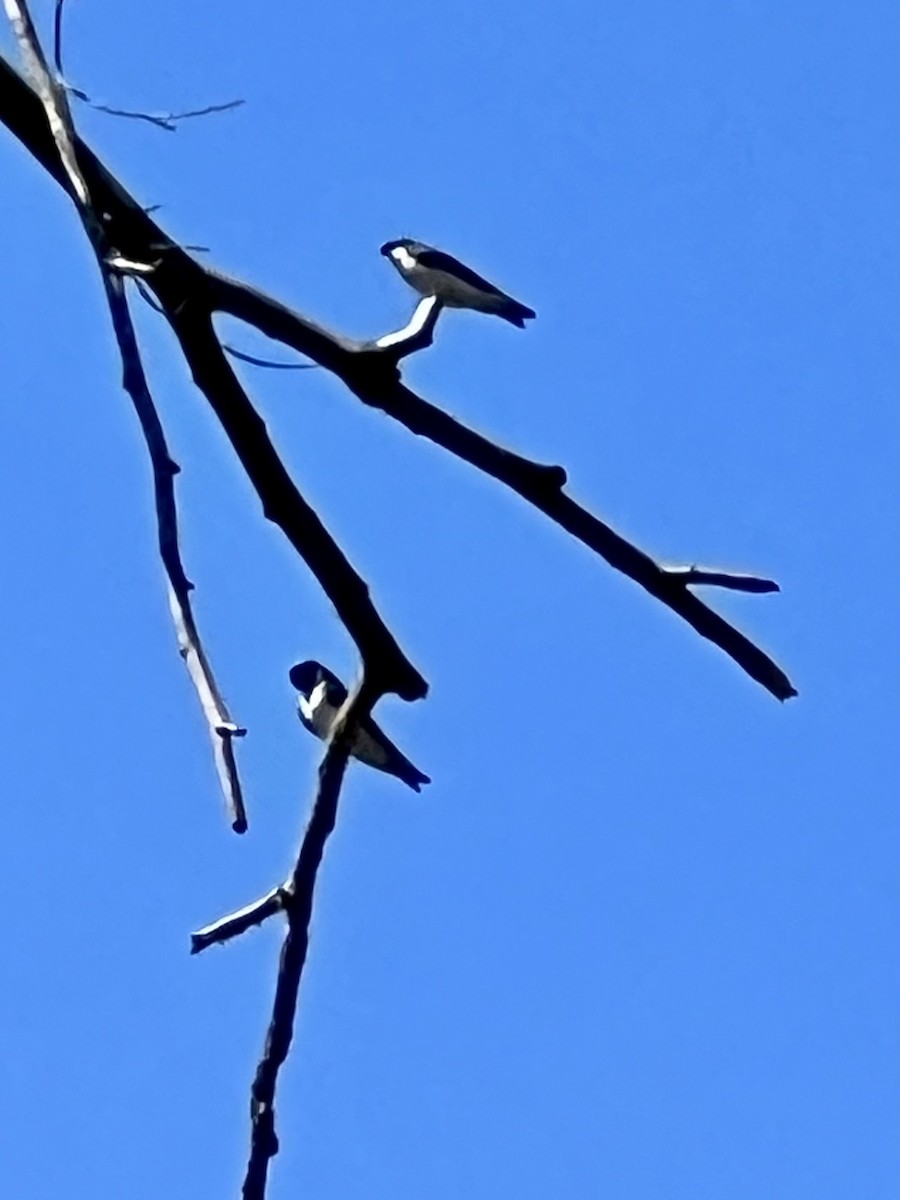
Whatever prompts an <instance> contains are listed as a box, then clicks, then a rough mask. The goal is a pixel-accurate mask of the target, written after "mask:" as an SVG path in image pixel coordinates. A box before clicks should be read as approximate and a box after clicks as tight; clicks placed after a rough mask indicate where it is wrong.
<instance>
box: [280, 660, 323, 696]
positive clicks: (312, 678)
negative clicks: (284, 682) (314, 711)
mask: <svg viewBox="0 0 900 1200" xmlns="http://www.w3.org/2000/svg"><path fill="white" fill-rule="evenodd" d="M325 677H326V672H325V668H324V667H323V666H322V664H321V663H317V662H315V661H314V660H313V659H310V660H309V661H308V662H302V663H297V664H296V666H293V667H291V669H290V671H289V672H288V678H289V679H290V681H291V683H292V684H293V685H294V687H295V688H296V689H297V691H298V692H299V693H300V694H301V696H306V698H307V699H309V697H310V695H311V694H312V692H313V690H314V689H315V687H316V685H317V684H319V683H321V682H322V680H323V679H324V678H325Z"/></svg>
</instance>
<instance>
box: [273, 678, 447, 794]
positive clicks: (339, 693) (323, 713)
mask: <svg viewBox="0 0 900 1200" xmlns="http://www.w3.org/2000/svg"><path fill="white" fill-rule="evenodd" d="M289 675H290V680H291V683H292V684H293V685H294V687H295V688H296V689H297V691H298V692H299V693H300V695H299V696H298V697H297V715H298V716H299V718H300V721H301V723H302V724H303V725H305V726H306V728H307V729H308V730H309V731H310V733H314V734H315V735H316V737H317V738H321V739H322V740H323V741H325V740H327V738H328V736H329V734H330V733H331V729H332V726H333V725H334V719H335V717H336V716H337V714H338V709H339V708H340V707H341V705H342V704H343V703H344V701H345V700H346V699H347V689H346V688H345V687H344V685H343V684H342V683H341V681H340V680H339V679H338V678H337V676H336V675H332V673H331V671H329V670H328V668H327V667H323V666H322V664H321V663H317V662H313V661H309V662H302V663H297V665H296V666H294V667H291V669H290V672H289ZM350 753H351V754H352V755H353V757H354V758H358V759H359V761H360V762H364V763H366V764H367V765H368V766H370V767H375V768H376V769H377V770H379V771H386V772H387V774H388V775H396V776H397V778H398V779H402V780H403V782H404V783H405V784H408V785H409V787H411V788H412V789H413V791H414V792H419V791H421V790H422V784H423V783H431V780H430V779H429V778H428V776H427V775H423V774H422V772H421V771H419V770H417V769H416V767H414V766H413V765H412V763H411V762H410V761H409V759H408V758H406V757H405V755H403V754H401V753H400V751H399V750H398V749H397V747H396V746H395V745H394V743H393V742H391V741H390V740H389V739H388V738H387V737H386V736H385V734H384V733H383V732H382V731H381V729H379V727H378V726H377V725H376V724H375V722H374V721H373V720H372V718H371V717H366V719H365V720H364V721H361V722H360V724H359V729H358V730H357V733H356V738H355V740H354V744H353V747H352V748H351V751H350Z"/></svg>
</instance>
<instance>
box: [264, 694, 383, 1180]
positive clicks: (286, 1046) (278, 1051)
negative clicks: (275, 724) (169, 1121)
mask: <svg viewBox="0 0 900 1200" xmlns="http://www.w3.org/2000/svg"><path fill="white" fill-rule="evenodd" d="M383 694H384V693H383V691H382V689H381V688H379V687H378V686H377V685H376V684H375V683H373V682H372V681H371V680H370V679H369V677H368V676H367V675H366V674H365V673H364V674H363V678H362V681H361V682H360V684H359V685H358V687H357V688H356V689H355V690H354V691H353V692H352V693H351V695H350V696H349V697H348V698H347V700H346V701H345V703H344V704H343V706H342V707H341V710H340V712H339V713H338V715H337V719H336V721H335V725H334V729H333V732H332V736H331V740H330V742H329V745H328V749H327V750H326V752H325V757H324V759H323V760H322V764H321V766H320V767H319V784H318V790H317V793H316V799H315V803H314V804H313V810H312V814H311V816H310V819H309V824H308V825H307V827H306V832H305V834H304V835H303V842H302V844H301V846H300V853H299V854H298V856H297V862H296V864H295V866H294V870H293V873H292V875H291V879H290V882H289V884H288V885H287V888H288V891H289V896H290V898H289V900H288V901H287V902H286V911H287V919H288V928H287V933H286V934H285V939H284V945H283V946H282V950H281V960H280V963H279V967H278V981H277V984H276V987H275V1000H274V1003H273V1005H272V1017H271V1020H270V1022H269V1029H268V1033H267V1034H266V1041H265V1047H264V1050H263V1055H262V1058H261V1059H260V1061H259V1065H258V1067H257V1068H256V1075H255V1078H254V1080H253V1086H252V1089H251V1094H250V1155H249V1158H248V1161H247V1170H246V1174H245V1176H244V1185H243V1189H242V1196H243V1200H264V1198H265V1194H266V1179H267V1177H268V1170H269V1163H270V1162H271V1160H272V1159H273V1158H274V1156H275V1155H276V1154H277V1153H278V1135H277V1133H276V1131H275V1090H276V1087H277V1085H278V1072H279V1070H280V1069H281V1066H282V1064H283V1063H284V1061H285V1059H286V1058H287V1055H288V1051H289V1050H290V1046H291V1040H292V1038H293V1033H294V1015H295V1013H296V1010H297V996H298V993H299V990H300V980H301V977H302V975H303V968H304V965H305V963H306V954H307V950H308V949H309V927H310V921H311V919H312V910H313V898H314V895H315V888H316V880H317V878H318V873H319V867H320V865H321V862H322V855H323V853H324V851H325V843H326V842H327V841H328V837H329V835H330V834H331V832H332V830H333V829H334V824H335V820H336V819H337V806H338V800H339V798H340V791H341V783H342V781H343V778H344V772H345V770H346V767H347V757H348V754H349V752H350V744H351V739H352V737H353V734H354V732H355V730H356V728H357V725H358V723H359V721H361V720H364V719H365V718H366V717H367V716H368V715H369V713H370V712H371V711H372V708H373V707H374V705H375V704H376V702H377V701H378V700H379V698H380V697H381V696H382V695H383Z"/></svg>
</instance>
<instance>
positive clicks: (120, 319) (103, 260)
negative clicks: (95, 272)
mask: <svg viewBox="0 0 900 1200" xmlns="http://www.w3.org/2000/svg"><path fill="white" fill-rule="evenodd" d="M4 4H5V7H6V12H7V15H8V17H9V19H10V22H11V24H12V26H13V29H14V32H15V34H16V37H17V39H18V42H19V45H20V47H21V50H22V55H23V58H24V59H25V62H26V64H27V66H28V69H29V72H30V74H31V75H32V77H33V78H34V80H35V85H36V87H37V88H38V92H39V95H40V96H41V100H42V102H43V105H44V109H45V112H46V114H47V120H48V122H49V125H50V129H51V130H52V132H53V136H54V140H55V143H56V146H57V149H58V151H59V157H60V161H61V163H62V165H63V167H64V169H65V171H66V175H67V178H68V181H69V185H70V188H71V191H72V193H73V195H74V197H75V200H76V205H77V208H78V211H79V214H80V216H81V219H82V222H83V224H84V228H85V231H86V232H87V234H88V237H89V239H90V242H91V245H92V247H93V249H94V253H95V254H96V257H97V264H98V266H99V268H100V274H101V277H102V279H103V285H104V290H105V294H106V300H107V304H108V306H109V312H110V317H111V319H112V323H113V329H114V331H115V335H116V341H117V343H118V346H119V352H120V355H121V359H122V382H123V386H124V388H125V390H126V392H127V393H128V395H129V396H130V398H131V401H132V404H133V405H134V408H135V412H136V413H137V417H138V421H139V422H140V426H141V431H142V432H143V435H144V440H145V442H146V445H147V450H148V452H149V454H150V461H151V465H152V468H153V486H154V493H155V498H156V518H157V530H158V536H159V550H160V557H161V558H162V561H163V565H164V567H165V570H166V574H167V576H168V581H169V598H170V608H171V611H172V616H173V620H174V622H175V629H176V633H177V636H178V641H179V647H180V650H181V654H182V657H183V658H184V659H185V662H186V664H187V667H188V671H189V673H190V676H191V679H192V680H193V682H194V686H195V687H196V689H197V692H198V695H199V697H200V702H201V704H202V706H203V711H204V713H205V714H206V717H207V721H208V725H209V729H210V735H211V737H212V740H213V746H214V754H215V760H216V769H217V772H218V775H219V780H220V783H221V785H222V789H223V792H224V794H225V799H226V803H227V806H228V811H229V816H230V818H231V823H232V828H233V829H234V830H235V831H236V832H238V833H243V832H244V831H245V830H246V828H247V817H246V813H245V810H244V803H243V797H242V795H241V786H240V780H239V778H238V774H237V767H236V764H235V761H234V751H233V747H232V745H231V741H232V738H235V737H241V736H243V734H244V733H246V730H244V729H241V728H240V727H239V726H238V725H236V724H235V723H234V722H233V721H232V719H231V716H230V715H229V713H228V710H227V708H226V706H225V703H224V701H223V699H222V697H221V694H220V693H219V690H218V687H217V686H216V682H215V678H214V676H213V674H212V670H211V669H210V666H209V663H208V660H207V658H206V654H205V652H204V649H203V645H202V643H201V641H200V637H199V634H198V633H197V627H196V623H195V621H194V617H193V613H192V610H191V603H190V596H189V593H190V591H191V588H192V587H193V585H192V584H191V583H190V581H189V580H188V578H187V576H186V575H185V572H184V566H183V564H182V562H181V555H180V552H179V548H178V515H177V507H176V502H175V486H174V482H173V481H174V476H175V475H176V474H177V473H178V471H179V467H178V465H177V463H175V462H174V461H173V459H172V457H171V455H170V454H169V450H168V446H167V444H166V438H165V433H164V431H163V428H162V423H161V422H160V419H159V414H158V413H157V411H156V407H155V405H154V403H153V397H152V395H151V393H150V389H149V387H148V385H147V380H146V376H145V375H144V369H143V365H142V363H141V356H140V350H139V348H138V344H137V337H136V335H135V332H134V326H133V324H132V321H131V315H130V313H129V311H128V303H127V300H126V298H125V289H124V284H123V281H122V272H123V271H125V270H129V271H133V272H134V273H135V274H137V275H141V274H147V273H149V272H150V271H151V270H152V267H150V266H148V265H147V264H145V263H140V262H131V261H128V260H124V259H122V257H121V256H120V255H117V254H115V253H114V252H112V251H111V250H110V248H109V241H108V238H107V235H106V231H105V229H104V227H103V224H102V222H101V221H100V220H99V218H98V217H97V214H96V212H95V210H94V206H93V204H92V201H91V195H90V191H89V189H88V186H87V183H86V181H85V179H84V176H83V175H82V172H81V169H80V166H79V164H78V160H77V157H76V152H75V133H74V129H73V126H72V118H71V114H70V112H69V108H68V104H67V101H66V95H65V92H64V90H63V89H62V87H60V86H59V84H57V83H56V82H55V81H54V79H53V76H52V75H51V73H50V70H49V67H48V65H47V62H46V59H45V58H44V55H43V51H42V50H41V47H40V43H39V41H38V38H37V34H36V32H35V29H34V25H33V22H32V20H31V14H30V13H29V11H28V6H27V4H26V3H25V0H4ZM61 10H62V5H61V4H60V5H58V7H57V17H59V15H60V13H61Z"/></svg>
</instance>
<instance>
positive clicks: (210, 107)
mask: <svg viewBox="0 0 900 1200" xmlns="http://www.w3.org/2000/svg"><path fill="white" fill-rule="evenodd" d="M66 91H67V92H69V94H70V95H72V96H74V97H75V99H76V100H80V101H81V102H82V104H87V105H88V106H89V107H90V108H93V109H94V110H95V111H96V112H102V113H106V114H107V115H108V116H110V117H127V118H128V119H129V120H132V121H146V122H147V123H148V124H149V125H155V126H156V128H157V129H164V130H165V131H166V132H167V133H177V132H178V122H179V121H187V120H190V118H191V117H208V116H210V115H211V114H212V113H221V112H229V111H230V110H231V109H232V108H240V106H241V105H242V104H245V103H246V101H245V100H228V101H226V102H225V103H224V104H207V105H206V106H205V107H204V108H193V109H189V110H187V111H185V112H173V113H149V112H141V111H139V110H136V109H131V108H115V107H113V105H111V104H101V103H100V102H99V101H97V100H92V99H91V97H90V96H89V95H88V93H87V92H85V91H83V90H82V89H81V88H77V87H73V85H72V84H70V83H67V84H66Z"/></svg>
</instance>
